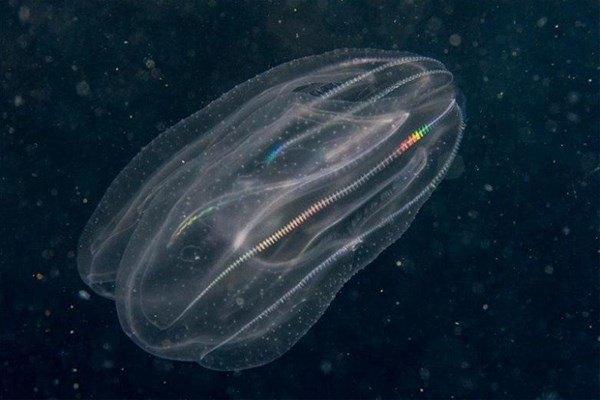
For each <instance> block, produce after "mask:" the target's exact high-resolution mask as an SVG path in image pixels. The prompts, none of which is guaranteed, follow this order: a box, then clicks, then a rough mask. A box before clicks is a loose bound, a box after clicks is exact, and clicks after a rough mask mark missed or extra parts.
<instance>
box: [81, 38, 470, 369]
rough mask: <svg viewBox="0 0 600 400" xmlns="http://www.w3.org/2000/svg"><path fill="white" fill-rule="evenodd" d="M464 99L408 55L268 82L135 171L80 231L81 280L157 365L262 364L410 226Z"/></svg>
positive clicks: (446, 77)
mask: <svg viewBox="0 0 600 400" xmlns="http://www.w3.org/2000/svg"><path fill="white" fill-rule="evenodd" d="M457 97H458V90H457V88H456V86H455V84H454V82H453V76H452V74H451V73H450V72H448V70H447V69H446V68H445V67H444V66H443V65H442V64H441V63H440V62H438V61H436V60H434V59H431V58H427V57H420V56H417V55H413V54H407V53H399V52H390V51H379V50H353V49H348V50H336V51H333V52H329V53H326V54H323V55H319V56H313V57H307V58H303V59H299V60H295V61H292V62H289V63H286V64H283V65H281V66H278V67H276V68H274V69H272V70H270V71H268V72H265V73H263V74H261V75H259V76H257V77H255V78H253V79H251V80H249V81H247V82H245V83H243V84H241V85H239V86H237V87H235V88H234V89H232V90H231V91H229V92H228V93H226V94H225V95H223V96H222V97H221V98H219V99H217V100H216V101H214V102H213V103H211V104H210V105H209V106H207V107H206V108H205V109H203V110H201V111H199V112H198V113H196V114H194V115H192V116H190V117H189V118H186V119H185V120H183V121H181V122H180V123H178V124H177V125H175V126H174V127H172V128H171V129H169V130H167V131H166V132H165V133H164V134H162V135H160V136H159V137H158V138H156V139H155V140H154V141H152V142H151V143H150V144H149V145H148V146H147V147H145V148H144V149H143V150H142V151H141V152H140V154H138V155H137V156H136V157H135V158H134V159H133V160H132V161H131V162H130V163H129V165H127V167H126V168H125V169H124V170H123V171H122V172H121V173H120V174H119V176H118V177H117V178H116V180H115V181H114V182H113V183H112V185H111V186H110V188H109V189H108V191H107V193H106V195H105V196H104V198H103V199H102V201H101V203H100V205H99V206H98V208H97V210H96V211H95V213H94V215H93V216H92V218H91V220H90V222H89V223H88V225H87V227H86V228H85V232H84V234H83V236H82V238H81V243H80V251H79V258H78V263H79V269H80V273H81V276H82V277H83V279H84V280H85V282H86V283H87V284H89V285H90V286H91V287H92V288H93V289H94V290H95V291H97V292H98V293H100V294H102V295H104V296H106V297H109V298H113V299H114V300H115V302H116V305H117V310H118V316H119V320H120V322H121V325H122V327H123V329H124V330H125V332H126V333H127V335H129V336H130V337H131V339H132V340H134V341H135V342H136V343H137V344H138V345H139V346H141V347H142V348H143V349H145V350H146V351H148V352H150V353H153V354H156V355H158V356H161V357H166V358H170V359H177V360H193V361H197V362H198V363H200V364H201V365H203V366H206V367H208V368H213V369H224V370H231V369H243V368H249V367H253V366H257V365H261V364H264V363H267V362H269V361H271V360H273V359H275V358H277V357H279V356H280V355H282V354H283V353H284V352H285V351H287V350H288V349H289V348H290V347H291V346H292V345H293V344H294V343H295V342H296V341H297V340H298V339H299V338H300V337H301V336H302V335H303V334H304V333H305V332H306V331H307V330H308V328H309V327H310V326H311V325H312V324H314V323H315V321H316V320H317V319H318V318H319V317H320V316H321V314H322V313H323V312H324V311H325V309H326V308H327V307H328V305H329V304H330V302H331V301H332V299H333V298H334V296H335V294H336V293H337V291H338V290H339V289H340V287H341V286H342V285H343V284H344V282H346V281H347V280H348V279H349V278H350V277H351V276H352V275H353V274H354V273H355V272H357V271H358V270H359V269H361V268H363V267H364V266H365V265H367V264H368V263H369V262H371V261H372V260H373V259H374V258H375V257H376V256H377V255H378V254H379V253H380V252H381V251H382V250H383V249H384V248H385V247H387V246H388V245H390V244H391V243H392V242H394V241H395V240H397V239H398V238H399V237H400V236H401V235H402V233H403V232H404V231H405V230H406V229H407V228H408V226H409V225H410V223H411V222H412V220H413V219H414V217H415V214H416V212H417V211H418V209H419V208H420V206H421V205H422V204H423V202H425V200H426V199H427V198H428V197H429V195H430V194H431V192H432V190H433V189H434V188H435V186H436V185H437V183H439V181H440V180H441V178H442V177H443V175H444V173H445V172H446V170H447V169H448V167H449V165H450V163H451V161H452V159H453V157H454V155H455V154H456V151H457V149H458V146H459V143H460V140H461V136H462V131H463V118H462V112H461V108H460V102H458V101H457Z"/></svg>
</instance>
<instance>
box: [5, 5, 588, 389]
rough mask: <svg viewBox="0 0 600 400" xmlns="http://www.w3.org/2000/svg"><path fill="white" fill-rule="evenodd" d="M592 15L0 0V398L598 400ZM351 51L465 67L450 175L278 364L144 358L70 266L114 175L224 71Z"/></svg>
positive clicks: (216, 91)
mask: <svg viewBox="0 0 600 400" xmlns="http://www.w3.org/2000/svg"><path fill="white" fill-rule="evenodd" d="M598 20H599V9H598V2H596V1H585V0H576V1H542V0H539V1H538V0H534V1H485V2H484V1H481V2H479V1H425V0H423V1H420V0H399V1H364V2H361V1H350V0H346V1H326V0H318V1H307V2H304V1H286V2H262V1H260V2H259V1H256V2H251V1H248V2H222V3H221V2H217V1H196V2H195V1H190V0H181V1H172V2H170V1H156V0H151V1H103V2H100V1H69V2H42V1H33V0H32V1H18V0H8V1H3V2H2V4H0V100H1V101H0V397H1V398H48V397H59V398H75V397H76V398H282V397H284V398H481V397H484V398H540V399H561V398H597V397H598V396H599V376H600V369H599V355H600V354H599V345H600V341H599V338H600V334H599V327H598V325H599V314H598V311H599V310H598V308H599V293H598V286H599V274H598V266H599V259H598V248H599V246H598V235H599V217H600V215H599V183H600V181H599V177H600V172H599V169H600V157H599V155H600V149H599V145H600V143H599V142H600V140H599V135H600V132H599V118H598V115H599V96H598V89H599V85H598V79H599V73H598V66H599V63H598V61H599V59H598V49H599V43H598V39H599V35H598V33H599V29H598ZM341 47H372V48H381V49H398V50H407V51H411V52H414V53H418V54H422V55H428V56H431V57H434V58H437V59H439V60H441V61H442V62H444V63H445V64H446V65H447V67H448V68H449V69H450V70H451V71H452V72H453V73H454V75H455V77H456V79H457V81H458V83H459V85H460V87H461V89H462V91H463V93H464V96H465V98H466V104H467V114H468V121H467V130H466V132H465V138H464V140H463V144H462V147H461V150H460V153H459V157H458V159H457V161H456V162H455V165H454V166H453V168H452V170H451V172H450V174H449V177H448V179H446V180H445V181H444V182H443V183H442V184H441V185H440V186H439V188H438V189H437V190H436V191H435V192H434V194H433V196H432V197H431V199H430V200H429V201H428V202H427V203H426V204H425V206H424V207H423V208H422V209H421V211H420V213H419V214H418V216H417V218H416V219H415V221H414V222H413V224H412V226H411V228H410V229H409V230H408V231H407V232H406V234H405V235H404V236H403V237H402V238H401V239H400V240H399V241H398V242H397V243H395V244H394V245H392V246H391V247H389V248H388V249H387V250H386V251H385V252H384V253H383V254H382V255H381V256H380V257H379V258H377V259H376V261H375V262H373V263H372V264H371V265H370V266H369V267H367V268H366V269H364V270H363V271H361V272H360V273H359V274H357V275H356V276H355V277H354V278H353V279H352V280H350V281H349V282H348V283H347V284H346V286H345V287H344V288H343V289H342V290H341V292H340V293H339V295H338V296H337V298H336V299H335V300H334V302H333V303H332V305H331V307H330V308H329V310H328V311H327V312H326V313H325V314H324V316H323V317H322V318H321V319H320V320H319V322H317V324H316V325H315V326H314V327H313V328H312V329H310V331H309V332H308V333H307V334H306V336H304V337H303V338H302V339H301V340H300V341H299V342H298V343H297V344H296V345H295V346H294V347H293V348H292V349H291V350H290V351H289V352H287V353H286V354H285V355H284V356H283V357H281V358H279V359H277V360H275V361H274V362H272V363H270V364H267V365H266V366H263V367H260V368H256V369H250V370H245V371H241V372H216V371H211V370H207V369H204V368H202V367H200V366H198V365H197V364H194V363H184V362H172V361H168V360H162V359H159V358H156V357H154V356H152V355H149V354H147V353H146V352H144V351H143V350H141V349H140V348H138V347H137V346H136V345H135V344H133V343H132V342H131V341H130V340H129V339H128V338H127V337H126V336H125V335H124V334H123V332H122V330H121V327H120V326H119V323H118V320H117V316H116V313H115V309H114V304H113V303H112V302H110V301H108V300H105V299H103V298H101V297H99V296H97V295H96V294H94V293H93V292H92V291H91V290H89V289H88V288H87V287H86V286H85V285H84V284H83V282H82V281H81V280H80V278H79V275H78V273H77V268H76V252H77V241H78V238H79V235H80V234H81V231H82V229H83V227H84V225H85V223H86V222H87V220H88V218H89V217H90V215H91V213H92V212H93V210H94V208H95V206H96V205H97V204H98V202H99V201H100V199H101V197H102V195H103V194H104V192H105V190H106V189H107V187H108V185H109V184H110V183H111V181H112V180H113V179H114V178H115V176H116V174H117V173H118V172H119V171H120V170H121V169H122V168H123V167H124V166H125V165H126V164H127V163H128V161H129V160H130V159H131V158H132V157H133V156H134V155H135V154H136V153H137V152H138V151H139V150H140V149H141V147H142V146H144V145H145V144H147V143H148V142H149V141H150V140H152V139H153V138H154V137H155V136H156V135H158V134H159V133H160V132H161V131H163V130H164V129H165V128H167V127H169V126H171V125H173V124H174V123H176V122H178V121H179V120H181V119H182V118H185V117H187V116H188V115H190V114H192V113H194V112H195V111H197V110H199V109H200V108H202V107H203V106H205V105H206V104H207V103H208V102H210V101H211V100H213V99H214V98H216V97H217V96H219V95H220V94H222V93H224V92H226V91H227V90H229V89H230V88H231V87H233V86H234V85H236V84H238V83H240V82H243V81H245V80H247V79H249V78H251V77H253V76H254V75H256V74H258V73H260V72H263V71H265V70H267V69H268V68H270V67H273V66H275V65H278V64H280V63H282V62H285V61H288V60H292V59H295V58H298V57H301V56H306V55H311V54H318V53H322V52H324V51H327V50H331V49H335V48H341ZM398 264H400V265H398Z"/></svg>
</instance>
